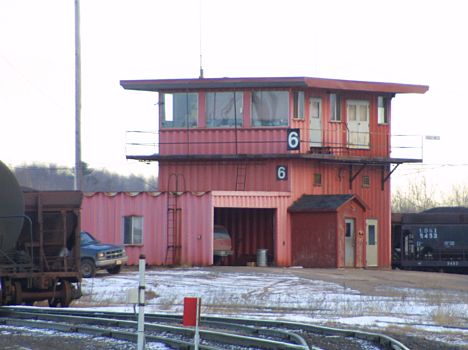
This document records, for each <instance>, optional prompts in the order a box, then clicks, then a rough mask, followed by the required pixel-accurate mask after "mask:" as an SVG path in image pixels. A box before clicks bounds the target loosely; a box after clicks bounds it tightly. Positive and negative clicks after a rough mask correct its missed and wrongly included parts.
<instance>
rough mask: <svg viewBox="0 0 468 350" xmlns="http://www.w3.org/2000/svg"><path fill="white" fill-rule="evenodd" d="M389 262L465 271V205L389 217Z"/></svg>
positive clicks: (467, 228) (467, 233) (467, 238)
mask: <svg viewBox="0 0 468 350" xmlns="http://www.w3.org/2000/svg"><path fill="white" fill-rule="evenodd" d="M393 265H394V267H399V268H403V269H419V270H433V271H447V272H463V273H466V272H468V208H461V207H443V208H433V209H430V210H427V211H424V212H421V213H417V214H401V215H399V216H395V215H394V216H393Z"/></svg>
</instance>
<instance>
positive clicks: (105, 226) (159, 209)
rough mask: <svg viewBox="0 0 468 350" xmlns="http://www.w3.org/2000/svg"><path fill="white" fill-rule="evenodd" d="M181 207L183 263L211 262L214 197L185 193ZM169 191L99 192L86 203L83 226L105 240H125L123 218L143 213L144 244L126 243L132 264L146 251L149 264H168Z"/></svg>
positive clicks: (83, 209) (114, 241)
mask: <svg viewBox="0 0 468 350" xmlns="http://www.w3.org/2000/svg"><path fill="white" fill-rule="evenodd" d="M178 207H179V208H180V210H181V245H182V247H181V264H195V265H209V264H211V263H212V259H213V257H212V251H213V239H212V232H213V214H212V207H211V196H210V194H209V193H207V194H200V195H198V194H192V193H184V194H182V195H181V196H180V198H179V199H178ZM167 208H168V194H167V193H160V194H159V193H147V192H144V193H139V194H136V195H134V196H133V195H128V194H126V193H115V194H105V193H95V194H92V195H87V196H85V197H84V199H83V204H82V216H81V218H82V221H81V227H82V229H83V230H85V231H89V232H91V233H93V234H94V235H95V236H96V238H98V239H99V240H101V241H103V242H109V243H117V244H122V243H123V228H122V218H123V217H124V216H129V215H136V216H143V225H144V227H143V245H129V246H126V250H127V253H128V255H129V264H137V263H138V257H139V255H140V254H145V255H146V259H147V262H148V264H151V265H162V264H165V263H166V254H167V251H168V249H167Z"/></svg>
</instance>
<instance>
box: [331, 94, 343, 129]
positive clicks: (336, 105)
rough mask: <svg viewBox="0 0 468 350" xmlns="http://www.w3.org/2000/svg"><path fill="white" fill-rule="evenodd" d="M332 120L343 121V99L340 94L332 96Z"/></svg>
mask: <svg viewBox="0 0 468 350" xmlns="http://www.w3.org/2000/svg"><path fill="white" fill-rule="evenodd" d="M330 120H331V121H332V122H340V121H341V98H340V95H338V94H335V93H333V94H330Z"/></svg>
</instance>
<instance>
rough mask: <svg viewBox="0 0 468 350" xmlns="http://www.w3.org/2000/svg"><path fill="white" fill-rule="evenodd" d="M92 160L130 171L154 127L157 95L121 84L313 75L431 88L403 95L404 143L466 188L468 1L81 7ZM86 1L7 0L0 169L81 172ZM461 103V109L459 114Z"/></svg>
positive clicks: (138, 2) (209, 1)
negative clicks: (77, 167)
mask: <svg viewBox="0 0 468 350" xmlns="http://www.w3.org/2000/svg"><path fill="white" fill-rule="evenodd" d="M80 4H81V13H80V14H81V60H82V65H81V68H82V75H81V76H82V112H81V119H82V160H83V161H84V162H86V163H88V164H89V166H90V167H92V168H99V169H107V170H109V171H113V172H119V173H122V174H130V173H133V174H154V173H155V172H156V171H157V167H156V165H155V164H154V163H153V164H149V165H148V164H144V163H138V162H134V161H127V160H126V159H125V155H126V144H125V142H126V131H128V130H156V127H157V122H158V119H157V105H156V101H157V96H156V94H155V93H150V92H137V91H126V90H124V89H123V88H122V87H121V86H120V84H119V81H120V80H132V79H160V78H197V77H198V75H199V67H200V52H201V53H202V62H203V68H204V74H205V77H207V78H208V77H259V76H311V77H322V78H337V79H351V80H366V81H383V82H398V83H410V84H422V85H429V91H428V92H427V93H426V94H424V95H415V94H409V95H397V97H396V98H395V99H394V100H393V104H392V130H393V133H394V134H404V135H418V137H419V136H425V135H430V136H439V137H440V140H438V141H434V140H424V141H422V146H423V149H424V152H423V153H424V154H423V156H424V164H418V165H417V166H402V167H400V168H399V169H398V170H397V171H396V172H395V173H394V175H393V182H394V184H395V185H396V186H404V184H405V183H408V182H411V181H414V179H416V178H417V176H418V175H419V176H425V177H426V178H427V179H428V180H429V182H430V183H431V184H434V185H435V186H439V187H441V188H442V187H447V188H448V186H449V185H451V184H453V183H457V184H458V183H465V180H464V178H465V177H466V174H467V172H468V153H467V152H464V149H465V148H467V147H466V146H467V143H468V138H467V137H465V130H464V129H465V128H464V127H465V126H466V125H467V122H466V120H467V117H468V112H467V111H466V110H465V109H464V108H463V104H464V103H463V101H464V100H465V98H464V96H463V95H462V94H463V92H464V88H465V84H466V83H465V82H466V81H468V68H466V62H468V47H467V46H468V45H467V44H466V33H468V21H466V19H465V13H466V11H465V6H464V2H463V1H457V0H447V1H434V0H429V1H420V0H413V1H405V0H392V1H387V0H381V1H376V0H355V1H346V0H327V1H325V0H323V1H322V0H288V1H279V0H265V1H264V0H236V1H231V0H171V1H168V0H80ZM74 35H75V25H74V0H41V1H37V0H0V118H1V120H2V121H3V123H2V128H0V159H1V160H2V161H4V162H5V163H7V164H9V165H20V164H25V163H26V164H28V163H32V162H42V163H55V164H58V165H63V166H70V167H72V166H74V162H75V151H74V147H75V129H74V128H75V100H74V98H75V90H74V87H75V71H74V67H75V66H74V65H75V46H74ZM460 106H462V108H460Z"/></svg>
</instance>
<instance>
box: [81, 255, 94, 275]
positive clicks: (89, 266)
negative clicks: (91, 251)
mask: <svg viewBox="0 0 468 350" xmlns="http://www.w3.org/2000/svg"><path fill="white" fill-rule="evenodd" d="M81 274H82V275H83V278H91V277H94V275H95V274H96V267H95V266H94V261H93V260H91V259H83V260H81Z"/></svg>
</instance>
